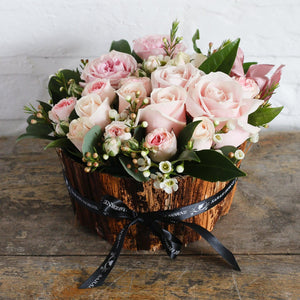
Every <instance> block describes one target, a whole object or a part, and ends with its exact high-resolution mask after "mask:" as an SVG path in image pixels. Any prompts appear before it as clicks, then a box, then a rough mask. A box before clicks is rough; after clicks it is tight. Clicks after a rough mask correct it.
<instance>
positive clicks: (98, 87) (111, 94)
mask: <svg viewBox="0 0 300 300" xmlns="http://www.w3.org/2000/svg"><path fill="white" fill-rule="evenodd" d="M92 93H95V94H98V95H99V96H100V97H101V98H102V99H105V98H106V97H108V99H109V102H110V103H112V102H113V100H114V99H115V97H116V93H115V90H114V89H113V88H112V86H111V85H110V82H109V80H108V79H95V80H94V81H92V82H89V83H87V84H86V86H85V87H84V89H83V91H82V94H81V96H86V95H87V94H92Z"/></svg>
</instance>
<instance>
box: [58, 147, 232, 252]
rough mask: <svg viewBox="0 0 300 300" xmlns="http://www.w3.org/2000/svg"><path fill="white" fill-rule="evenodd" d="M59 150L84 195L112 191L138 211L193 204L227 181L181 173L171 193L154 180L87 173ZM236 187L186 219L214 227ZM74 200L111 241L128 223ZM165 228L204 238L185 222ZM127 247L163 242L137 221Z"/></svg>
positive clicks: (81, 217) (190, 238)
mask: <svg viewBox="0 0 300 300" xmlns="http://www.w3.org/2000/svg"><path fill="white" fill-rule="evenodd" d="M57 153H58V155H59V157H60V159H61V162H62V165H63V168H64V169H65V173H66V175H67V178H68V179H69V181H70V183H71V184H72V186H73V187H74V188H75V189H77V190H78V191H79V192H80V193H81V194H82V195H83V196H85V197H87V198H89V199H91V200H93V201H96V202H98V201H101V197H102V196H103V195H111V196H114V197H116V198H118V199H121V200H122V201H123V202H124V203H125V204H126V205H127V206H128V207H129V208H130V209H132V210H134V211H136V212H152V211H158V210H167V209H174V208H180V207H183V206H186V205H190V204H193V203H196V202H199V201H201V200H204V199H206V198H208V197H210V196H212V195H214V194H215V193H217V192H219V191H220V190H221V189H223V188H224V187H225V185H226V184H227V182H215V183H214V182H208V181H204V180H201V179H198V178H192V177H190V176H179V177H177V180H178V191H176V192H175V193H172V194H167V193H165V192H164V191H162V190H158V189H155V188H154V187H153V182H152V180H149V181H147V182H143V183H140V182H137V181H135V180H134V179H132V178H120V177H115V176H112V175H109V174H104V173H100V172H97V171H95V172H92V173H86V172H85V171H84V167H85V166H84V165H83V164H81V163H78V162H76V161H74V160H73V159H72V158H70V157H69V156H68V155H67V154H66V153H65V152H63V151H61V150H60V149H59V150H58V151H57ZM235 189H236V185H235V187H234V188H233V190H232V191H231V192H230V193H229V194H228V195H227V196H226V197H225V199H224V200H223V201H222V202H220V203H219V204H217V205H216V206H215V207H213V208H211V209H210V210H208V211H207V212H204V213H202V214H200V215H198V216H195V217H192V218H190V219H187V220H186V221H187V222H193V223H196V224H198V225H201V226H202V227H204V228H206V229H207V230H209V231H212V230H213V228H214V225H215V224H216V222H217V221H218V219H219V218H220V217H221V216H224V215H226V214H227V213H228V211H229V209H230V206H231V203H232V199H233V196H234V193H235ZM71 201H72V204H73V208H74V213H75V215H76V217H77V219H78V221H79V223H80V224H81V225H83V226H85V227H88V228H90V229H91V230H94V231H96V232H97V233H98V234H99V236H100V237H101V238H103V239H105V240H107V241H108V242H109V243H111V244H112V243H113V242H114V241H115V239H116V237H117V235H118V233H119V232H120V231H121V229H122V228H123V227H124V225H125V224H127V223H128V220H117V219H114V218H110V217H105V216H100V215H97V214H94V213H92V212H90V211H89V210H88V209H86V208H84V207H83V206H81V205H80V204H78V203H77V202H76V201H74V199H72V197H71ZM163 228H165V229H167V230H169V231H170V232H171V233H173V234H175V235H176V236H177V237H178V238H179V239H180V240H181V241H182V242H183V244H185V245H186V244H188V243H191V242H194V241H197V240H199V239H200V238H201V236H200V235H198V234H197V233H196V232H194V231H192V230H190V229H188V228H186V227H185V226H183V225H181V224H175V225H173V224H172V225H167V224H163ZM124 248H126V249H131V250H157V249H161V248H162V244H161V242H160V240H159V239H158V237H156V236H155V235H153V234H152V233H151V231H150V229H149V228H148V227H146V226H144V225H143V224H136V225H135V226H132V227H131V228H130V229H129V232H128V234H127V238H126V239H125V242H124Z"/></svg>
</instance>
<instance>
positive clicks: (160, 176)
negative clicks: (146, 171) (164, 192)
mask: <svg viewBox="0 0 300 300" xmlns="http://www.w3.org/2000/svg"><path fill="white" fill-rule="evenodd" d="M150 176H151V178H152V179H153V180H154V181H153V186H154V188H155V189H160V184H161V183H162V182H163V181H164V180H165V177H164V175H163V174H161V173H160V172H156V173H155V174H151V175H150Z"/></svg>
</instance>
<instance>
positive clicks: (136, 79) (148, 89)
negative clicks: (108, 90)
mask: <svg viewBox="0 0 300 300" xmlns="http://www.w3.org/2000/svg"><path fill="white" fill-rule="evenodd" d="M128 82H141V83H142V84H143V85H144V88H145V90H146V93H147V96H150V93H151V91H152V86H151V80H150V78H148V77H135V76H129V77H127V78H123V79H121V81H120V87H121V86H122V85H123V84H125V83H128Z"/></svg>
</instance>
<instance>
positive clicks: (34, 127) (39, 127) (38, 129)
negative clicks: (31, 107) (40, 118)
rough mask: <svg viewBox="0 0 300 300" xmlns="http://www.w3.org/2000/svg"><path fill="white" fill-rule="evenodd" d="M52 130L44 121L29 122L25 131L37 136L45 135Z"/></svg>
mask: <svg viewBox="0 0 300 300" xmlns="http://www.w3.org/2000/svg"><path fill="white" fill-rule="evenodd" d="M52 131H53V129H52V127H51V126H50V125H49V124H46V123H39V122H38V123H36V124H29V125H28V126H27V128H26V133H28V134H31V135H37V136H47V135H48V134H49V133H51V132H52Z"/></svg>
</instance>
